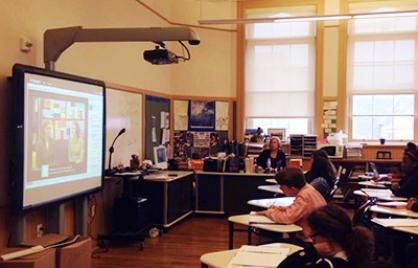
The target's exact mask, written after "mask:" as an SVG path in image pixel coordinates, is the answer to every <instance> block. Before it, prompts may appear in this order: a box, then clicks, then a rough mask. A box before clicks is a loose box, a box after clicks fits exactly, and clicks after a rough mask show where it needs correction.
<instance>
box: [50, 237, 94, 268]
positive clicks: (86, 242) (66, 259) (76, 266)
mask: <svg viewBox="0 0 418 268" xmlns="http://www.w3.org/2000/svg"><path fill="white" fill-rule="evenodd" d="M91 251H92V245H91V239H90V238H89V237H83V238H80V239H79V240H78V242H76V243H74V244H71V245H68V246H66V247H63V248H57V258H56V260H57V265H56V267H57V268H91Z"/></svg>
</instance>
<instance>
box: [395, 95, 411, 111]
mask: <svg viewBox="0 0 418 268" xmlns="http://www.w3.org/2000/svg"><path fill="white" fill-rule="evenodd" d="M414 103H415V100H414V95H395V96H394V104H393V105H394V106H393V113H394V114H398V115H401V114H405V115H413V114H414V107H415V105H414Z"/></svg>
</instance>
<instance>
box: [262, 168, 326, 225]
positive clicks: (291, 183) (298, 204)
mask: <svg viewBox="0 0 418 268" xmlns="http://www.w3.org/2000/svg"><path fill="white" fill-rule="evenodd" d="M276 180H277V183H278V184H279V185H280V189H282V191H283V193H284V194H285V195H287V196H295V197H296V198H295V201H294V202H293V204H292V205H290V206H288V207H278V206H271V207H270V208H268V209H267V210H263V211H258V212H257V214H258V215H264V216H266V217H268V218H270V219H271V220H273V221H275V222H277V223H283V224H293V223H295V224H298V225H300V226H303V224H304V221H305V216H306V215H308V214H309V213H310V212H312V211H314V210H315V209H318V208H320V207H322V206H325V205H326V202H325V199H324V198H323V197H322V195H321V194H320V193H319V192H318V191H317V190H315V189H314V188H313V187H312V186H311V185H309V184H307V183H306V181H305V176H304V175H303V171H302V170H301V169H300V168H297V167H287V168H285V169H282V170H280V171H279V172H278V173H277V175H276Z"/></svg>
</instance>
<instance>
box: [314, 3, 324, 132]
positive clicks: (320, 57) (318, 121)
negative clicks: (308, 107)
mask: <svg viewBox="0 0 418 268" xmlns="http://www.w3.org/2000/svg"><path fill="white" fill-rule="evenodd" d="M324 11H325V7H324V2H323V1H320V2H319V3H318V5H317V10H316V13H317V14H318V15H323V14H324ZM316 29H317V33H316V42H315V49H316V55H315V119H314V122H315V127H314V130H315V132H316V134H317V135H318V137H322V136H323V135H322V134H323V131H322V127H321V125H322V116H323V111H322V109H323V105H324V101H323V95H324V94H323V84H324V83H323V79H324V75H323V73H324V68H323V64H324V53H323V51H324V22H318V23H317V24H316Z"/></svg>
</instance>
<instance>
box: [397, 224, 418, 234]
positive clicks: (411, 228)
mask: <svg viewBox="0 0 418 268" xmlns="http://www.w3.org/2000/svg"><path fill="white" fill-rule="evenodd" d="M393 230H396V231H399V232H403V233H407V234H411V235H414V236H418V226H409V227H394V228H393Z"/></svg>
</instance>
